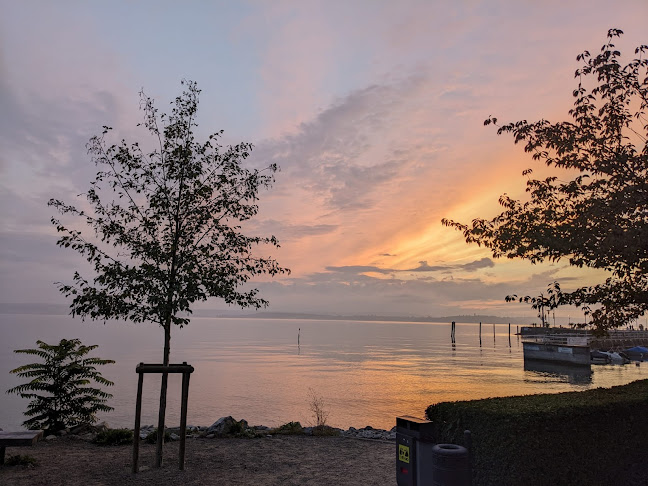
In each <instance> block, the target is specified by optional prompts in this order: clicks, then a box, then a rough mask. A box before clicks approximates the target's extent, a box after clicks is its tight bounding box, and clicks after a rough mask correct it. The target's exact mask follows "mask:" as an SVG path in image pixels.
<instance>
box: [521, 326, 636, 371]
mask: <svg viewBox="0 0 648 486" xmlns="http://www.w3.org/2000/svg"><path fill="white" fill-rule="evenodd" d="M520 334H521V336H522V346H523V349H524V359H525V360H526V359H533V360H544V361H552V362H556V363H568V364H577V365H589V364H590V350H594V349H598V350H603V351H623V350H625V349H627V348H631V347H633V346H646V347H648V330H642V331H635V330H632V331H630V330H611V331H608V333H607V334H606V335H604V336H595V335H594V334H593V333H592V332H591V331H586V330H578V329H576V330H575V329H565V328H542V327H526V326H525V327H522V329H521V331H520Z"/></svg>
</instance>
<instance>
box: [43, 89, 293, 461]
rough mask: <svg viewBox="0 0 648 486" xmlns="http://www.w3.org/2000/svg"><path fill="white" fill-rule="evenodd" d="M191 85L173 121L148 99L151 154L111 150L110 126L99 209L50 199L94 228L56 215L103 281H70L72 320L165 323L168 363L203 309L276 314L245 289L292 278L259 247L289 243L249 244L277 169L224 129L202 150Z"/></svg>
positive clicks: (97, 155)
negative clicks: (176, 339) (252, 221)
mask: <svg viewBox="0 0 648 486" xmlns="http://www.w3.org/2000/svg"><path fill="white" fill-rule="evenodd" d="M183 85H184V86H185V90H184V91H183V93H182V94H181V95H180V96H178V97H177V98H176V99H175V102H174V103H173V105H174V106H173V109H172V112H171V114H169V115H167V114H158V110H157V108H155V106H154V103H153V100H152V99H151V98H149V97H147V96H145V95H144V93H143V92H142V93H140V98H141V108H142V110H143V111H144V125H145V127H146V128H147V129H148V131H149V133H150V134H151V136H152V139H153V144H154V146H156V148H155V149H153V150H151V151H150V152H145V150H144V149H142V148H141V147H140V145H139V144H138V143H137V142H135V143H133V144H127V143H126V141H124V140H122V141H121V143H119V144H116V145H110V146H107V144H106V142H105V136H106V135H107V134H108V133H109V131H110V130H111V129H110V128H109V127H104V130H103V134H102V135H101V136H96V137H93V138H92V139H91V140H90V142H89V143H88V151H89V153H90V154H91V156H92V158H93V160H94V162H95V163H96V164H97V166H98V167H99V168H100V169H99V172H98V173H97V175H96V178H95V180H94V182H92V183H91V187H90V190H89V191H88V192H87V193H86V194H85V197H86V199H87V203H86V204H85V205H84V207H86V206H87V207H89V208H90V209H89V210H86V209H78V208H77V207H75V206H71V205H67V204H65V203H63V202H61V201H58V200H54V199H52V200H50V202H49V204H50V205H51V206H53V207H55V208H56V209H57V210H58V211H59V212H60V213H61V214H67V215H73V216H77V217H78V218H80V219H81V220H82V221H83V222H85V223H86V224H87V225H88V226H90V227H91V228H92V231H91V232H89V233H90V234H89V235H87V234H85V233H82V232H81V231H80V230H78V229H77V227H76V226H64V225H63V224H62V223H61V222H60V221H59V220H57V219H54V218H52V223H53V224H54V225H55V226H56V229H57V231H59V232H61V233H63V234H64V236H62V237H61V238H60V239H59V240H58V245H59V246H61V247H70V248H72V249H74V250H76V251H78V252H79V253H80V254H81V255H83V256H84V257H85V258H86V259H87V260H88V261H89V262H90V263H91V264H92V266H93V267H94V271H95V276H94V278H93V279H92V280H87V279H86V278H84V277H82V276H81V275H80V274H79V273H78V272H76V273H75V274H74V279H73V283H72V284H59V288H60V290H61V292H62V293H63V294H65V295H66V296H68V297H72V298H73V300H72V304H71V313H72V315H80V316H82V317H89V318H91V319H103V320H106V319H124V320H131V321H134V322H143V321H153V322H157V323H158V324H159V325H160V326H161V327H162V329H163V330H164V353H163V363H164V365H165V366H166V365H168V364H169V353H170V340H171V326H172V325H174V324H175V325H178V326H180V327H183V326H184V325H186V324H188V323H189V318H187V317H186V314H187V313H188V314H190V313H191V306H192V304H193V303H194V302H196V301H204V300H206V299H207V298H208V297H220V298H222V299H224V300H225V302H227V303H228V304H236V305H239V306H242V307H248V306H252V307H256V308H259V307H262V306H266V305H267V301H266V300H264V299H262V298H260V297H258V296H257V290H256V289H251V290H241V285H243V284H245V283H246V282H248V281H249V280H250V279H251V278H252V277H254V276H256V275H260V274H269V275H273V276H274V275H276V274H279V273H284V272H287V271H288V270H287V269H285V268H282V267H280V266H279V265H278V263H277V262H276V261H275V260H273V259H272V258H269V257H262V256H259V253H258V252H259V251H260V250H256V251H257V253H255V251H254V250H255V247H256V246H257V245H260V244H269V245H271V246H272V245H273V246H276V247H278V246H279V245H278V242H277V240H276V238H275V237H274V236H272V237H258V236H246V235H244V234H243V233H242V232H241V226H240V223H241V222H242V221H245V220H247V219H249V218H251V217H253V216H254V215H255V214H256V213H257V210H258V208H257V205H256V201H257V200H258V193H259V189H260V188H262V187H264V188H267V187H269V186H270V185H271V184H272V182H273V180H274V175H273V174H274V172H275V171H276V170H277V167H276V165H270V166H269V167H267V168H266V169H263V170H261V171H259V170H249V169H246V168H244V167H243V165H242V163H243V161H244V160H245V159H246V158H247V157H248V155H249V153H250V151H251V150H252V144H249V143H240V144H238V145H235V146H228V147H223V146H221V145H219V143H218V140H219V137H220V136H221V134H222V131H221V132H218V133H216V134H214V135H210V136H209V137H208V139H207V141H205V142H204V143H198V142H197V141H196V140H195V138H194V128H195V127H196V121H195V120H196V114H197V110H198V96H199V94H200V90H199V89H198V88H197V86H196V83H195V82H192V81H186V82H185V81H183ZM183 316H184V317H183ZM167 377H168V375H167V374H163V375H162V387H161V390H160V413H159V420H158V430H164V417H165V411H166V392H167ZM159 437H160V439H159V441H158V451H157V460H156V463H157V465H158V466H159V465H161V463H162V442H163V439H162V438H163V434H159Z"/></svg>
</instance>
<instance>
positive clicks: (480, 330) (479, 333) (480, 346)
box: [479, 321, 482, 348]
mask: <svg viewBox="0 0 648 486" xmlns="http://www.w3.org/2000/svg"><path fill="white" fill-rule="evenodd" d="M481 344H482V343H481V321H479V347H480V348H481Z"/></svg>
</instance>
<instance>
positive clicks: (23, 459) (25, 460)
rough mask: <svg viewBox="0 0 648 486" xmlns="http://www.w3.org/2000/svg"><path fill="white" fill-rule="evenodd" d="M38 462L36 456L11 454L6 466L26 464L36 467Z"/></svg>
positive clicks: (25, 465) (26, 465)
mask: <svg viewBox="0 0 648 486" xmlns="http://www.w3.org/2000/svg"><path fill="white" fill-rule="evenodd" d="M37 464H38V461H37V460H36V458H35V457H32V456H28V455H27V454H25V455H24V456H23V455H20V454H18V455H15V456H9V457H8V458H7V460H6V461H5V466H24V467H34V466H35V465H37Z"/></svg>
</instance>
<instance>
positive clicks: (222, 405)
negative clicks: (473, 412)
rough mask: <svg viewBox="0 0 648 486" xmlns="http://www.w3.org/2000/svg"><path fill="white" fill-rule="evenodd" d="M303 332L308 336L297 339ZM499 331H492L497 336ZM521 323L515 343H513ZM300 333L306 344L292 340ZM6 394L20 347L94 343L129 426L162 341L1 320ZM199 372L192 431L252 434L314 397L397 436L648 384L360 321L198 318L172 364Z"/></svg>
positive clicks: (149, 388)
mask: <svg viewBox="0 0 648 486" xmlns="http://www.w3.org/2000/svg"><path fill="white" fill-rule="evenodd" d="M299 329H301V331H299ZM493 329H494V330H493ZM515 329H516V326H515V323H513V326H512V333H515ZM298 332H299V333H300V345H299V346H298V345H297V336H298ZM0 336H1V337H2V339H1V345H0V390H3V391H4V390H7V389H8V388H11V387H13V386H15V385H17V384H19V383H22V382H23V380H20V379H19V378H17V377H16V376H15V375H11V374H10V373H9V370H11V369H13V368H15V367H17V366H20V365H21V364H26V363H30V362H33V361H34V358H33V357H32V356H30V355H23V354H15V353H13V350H14V349H19V348H33V347H36V340H37V339H40V340H42V341H45V342H47V343H49V344H55V343H58V341H59V340H60V339H62V338H65V339H72V338H79V339H81V340H82V342H83V343H84V344H97V345H99V347H98V348H97V349H96V350H95V351H94V352H93V354H91V356H98V357H101V358H107V359H113V360H115V361H116V364H113V365H106V366H104V367H103V369H102V373H103V375H104V376H105V377H106V378H108V379H110V380H112V381H114V382H115V386H113V387H111V388H110V389H108V390H107V391H109V392H111V393H112V394H113V395H114V397H113V399H111V400H110V403H109V404H110V405H111V406H113V407H114V408H115V410H114V411H112V412H110V413H108V414H105V415H102V416H100V418H101V419H102V420H105V421H107V422H108V424H109V425H110V426H111V427H131V428H132V426H133V421H134V413H135V395H136V391H137V374H136V373H135V367H136V366H137V364H138V363H140V362H145V363H160V362H161V361H162V346H163V332H162V329H161V328H160V327H159V326H156V325H153V324H137V325H136V324H132V323H124V322H108V323H107V324H105V325H104V324H103V323H98V322H92V321H86V322H82V321H81V320H79V319H72V318H71V317H70V316H43V315H25V314H4V315H0ZM183 361H186V362H188V363H189V364H191V365H193V366H194V368H195V372H194V373H193V374H192V376H191V382H190V394H189V417H188V423H190V424H194V425H210V424H212V423H213V422H214V421H215V420H217V419H218V418H219V417H222V416H226V415H232V416H233V417H234V418H236V419H237V420H240V419H246V420H247V421H248V422H249V423H250V425H268V426H277V425H281V424H283V423H286V422H289V421H300V422H302V424H308V423H310V422H312V421H313V420H312V413H311V411H310V406H309V390H313V391H314V392H315V393H316V394H317V395H318V396H321V397H322V399H323V400H324V403H325V409H326V410H327V411H328V412H329V419H328V423H329V424H330V425H333V426H336V427H343V428H348V427H350V426H353V427H357V428H359V427H364V426H366V425H371V426H373V427H377V428H384V429H390V428H391V427H392V426H393V425H394V424H395V417H396V416H399V415H414V416H418V417H423V416H424V412H425V408H426V407H427V406H428V405H430V404H432V403H437V402H442V401H453V400H466V399H479V398H487V397H495V396H510V395H524V394H535V393H556V392H562V391H573V390H584V389H588V388H593V387H600V386H603V387H609V386H613V385H620V384H625V383H629V382H631V381H634V380H637V379H643V378H646V377H647V376H648V375H647V373H648V371H647V368H646V367H647V366H648V363H641V364H640V366H636V365H635V364H634V363H633V364H631V365H625V366H620V365H605V366H592V371H591V373H590V372H589V371H583V370H582V369H575V370H574V369H571V368H563V367H559V366H558V367H556V366H555V365H554V366H553V367H547V366H544V365H532V366H527V369H526V370H525V367H524V360H523V356H522V345H521V343H520V341H519V340H518V338H517V336H515V335H512V336H511V345H510V346H509V338H508V326H507V325H502V324H498V325H496V326H495V328H493V325H492V324H484V326H483V330H482V343H481V346H480V341H479V325H478V324H462V323H457V328H456V344H454V345H453V344H452V343H451V340H450V324H449V323H418V322H417V323H413V322H382V321H381V322H361V321H338V320H298V319H295V320H289V319H283V320H279V319H250V318H193V319H192V321H191V323H190V324H189V325H188V326H187V327H185V328H184V329H178V328H177V327H176V328H174V329H172V334H171V362H172V363H181V362H183ZM159 381H160V378H159V376H156V375H145V379H144V401H143V407H142V424H155V423H157V409H158V394H159ZM180 382H181V376H179V375H170V378H169V383H170V385H169V392H168V405H167V417H168V418H167V424H168V425H169V426H171V425H177V424H179V422H180V419H179V416H180ZM0 397H1V400H2V402H1V403H2V407H1V410H2V412H1V413H0V428H4V429H5V430H9V429H17V428H20V424H21V423H22V421H23V420H24V417H23V415H22V412H23V410H25V408H26V404H27V401H26V400H23V399H21V398H20V397H18V396H15V395H7V394H5V393H2V394H1V395H0Z"/></svg>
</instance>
